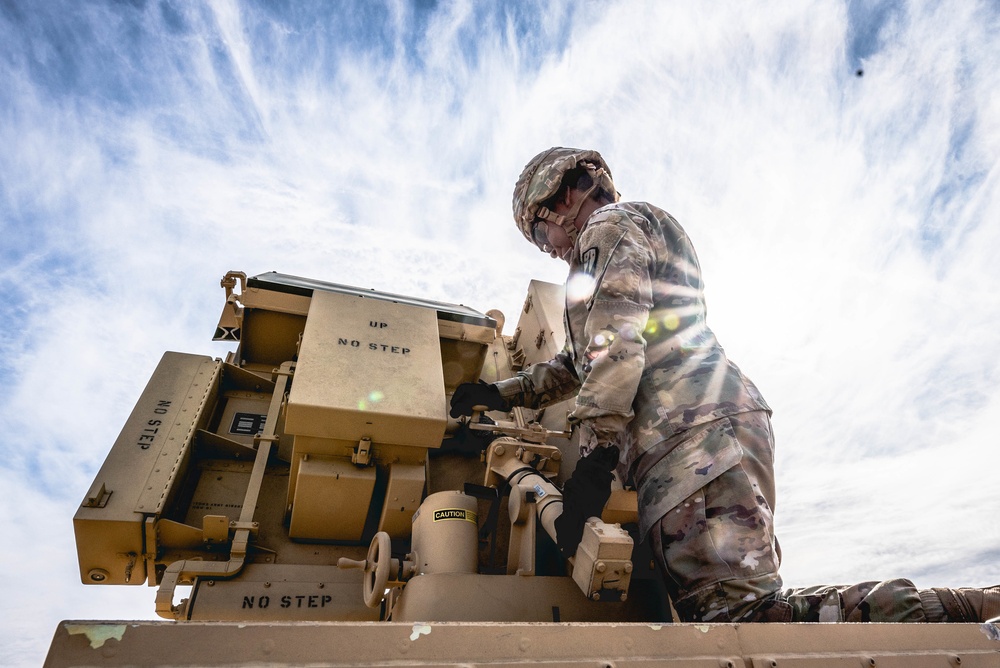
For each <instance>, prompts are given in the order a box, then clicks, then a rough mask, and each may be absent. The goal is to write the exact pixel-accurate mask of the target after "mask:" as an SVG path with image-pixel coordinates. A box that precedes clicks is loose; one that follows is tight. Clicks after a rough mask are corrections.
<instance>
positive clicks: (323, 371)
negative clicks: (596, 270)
mask: <svg viewBox="0 0 1000 668" xmlns="http://www.w3.org/2000/svg"><path fill="white" fill-rule="evenodd" d="M222 286H223V287H224V288H225V291H226V303H225V307H224V309H223V313H222V318H221V320H220V322H219V325H218V328H217V330H216V335H215V338H216V339H217V340H231V341H234V342H238V346H237V348H236V350H235V352H233V353H230V354H229V355H228V357H227V359H225V360H218V359H212V358H209V357H205V356H200V355H191V354H185V353H177V352H168V353H166V354H164V356H163V358H162V360H161V362H160V364H159V366H158V367H157V368H156V370H155V372H154V373H153V377H152V378H151V379H150V381H149V383H148V385H147V386H146V389H145V391H144V392H143V393H142V396H141V397H140V398H139V401H138V403H137V404H136V407H135V409H134V410H133V412H132V414H131V417H130V418H129V420H128V422H127V423H126V425H125V427H124V429H123V430H122V432H121V435H120V436H119V438H118V440H117V441H116V442H115V444H114V446H113V447H112V449H111V452H110V453H109V454H108V457H107V460H106V461H105V463H104V465H103V466H102V467H101V469H100V472H99V473H98V474H97V478H96V479H95V480H94V483H93V485H92V487H91V488H90V490H89V491H88V492H87V493H86V497H85V498H84V500H83V503H82V504H81V507H80V509H79V510H78V512H77V514H76V517H75V518H74V528H75V532H76V542H77V552H78V555H79V564H80V577H81V579H82V581H83V582H84V583H86V584H95V585H107V584H117V585H142V584H148V585H149V586H151V587H157V593H156V612H157V614H159V615H160V616H161V617H163V618H165V619H166V620H169V621H164V622H145V621H142V622H139V621H134V622H129V621H66V622H63V623H61V624H60V625H59V627H58V628H57V630H56V633H55V638H54V640H53V643H52V647H51V649H50V652H49V656H48V659H47V665H51V666H75V665H88V666H89V665H171V666H187V665H206V666H207V665H211V666H223V665H225V666H230V665H232V666H235V665H248V664H252V665H392V666H404V665H435V666H440V665H463V666H471V665H487V664H488V665H507V664H514V663H519V664H521V663H536V662H537V663H546V664H548V665H559V666H563V665H590V666H625V665H635V664H644V665H645V664H649V665H652V664H657V665H660V664H663V665H678V666H680V665H683V666H769V667H770V666H779V665H780V666H785V665H788V666H803V667H805V666H876V665H877V666H959V665H961V666H962V667H963V668H967V667H968V666H991V667H993V668H996V667H998V666H1000V638H998V637H997V636H996V635H995V634H993V635H991V632H990V630H989V628H983V627H980V625H975V624H969V625H876V624H859V625H847V624H843V625H826V624H772V625H763V624H757V625H754V624H744V625H736V624H717V625H689V624H671V623H670V620H671V614H670V608H669V605H668V603H667V599H666V596H665V594H664V591H663V586H662V583H661V582H660V581H659V579H658V578H659V576H658V574H657V573H656V571H655V569H654V568H653V565H652V561H651V558H650V555H649V553H648V548H646V547H645V545H644V544H643V543H641V542H640V541H639V537H638V536H637V535H636V534H635V530H636V528H635V522H636V498H635V492H634V491H631V490H627V489H616V490H615V491H614V492H613V494H612V497H611V500H610V501H609V502H608V504H607V506H606V507H605V509H604V513H603V516H602V517H601V518H591V520H590V521H589V522H588V524H587V530H586V533H585V535H584V539H583V542H582V543H581V545H580V547H579V549H578V551H577V554H576V556H575V557H574V558H573V559H571V560H569V561H568V562H566V561H564V560H563V559H562V558H561V556H560V555H559V552H558V550H557V549H556V547H555V544H554V540H553V537H554V533H555V532H554V529H553V521H554V519H555V518H556V517H557V516H558V515H559V514H560V513H561V511H562V500H561V495H560V491H559V485H560V484H561V481H562V479H563V478H564V477H565V475H566V474H568V473H570V472H572V470H573V466H574V465H575V461H576V454H575V452H576V447H575V445H574V444H573V443H572V442H571V436H570V433H569V432H568V431H567V429H568V427H567V424H566V415H567V413H568V412H569V410H570V408H571V406H570V405H568V404H562V405H558V406H554V407H550V408H548V409H546V410H545V411H539V412H537V413H535V412H533V411H528V410H522V409H515V410H514V411H513V412H511V413H510V414H503V413H487V414H480V413H477V414H476V415H474V416H473V417H472V419H471V420H462V421H456V420H454V419H451V418H449V417H448V410H447V407H448V400H449V397H450V395H451V393H452V392H453V391H454V390H455V388H456V387H457V386H458V385H459V384H460V383H463V382H472V381H476V380H477V379H483V380H485V381H487V382H492V381H495V380H498V379H503V378H508V377H510V376H511V375H512V374H513V373H515V372H516V371H517V370H519V369H521V368H523V367H524V366H526V365H529V364H532V363H534V362H537V361H543V360H548V359H550V358H551V357H553V356H554V355H555V353H556V352H558V351H559V350H560V349H561V347H562V337H563V335H562V324H561V323H562V289H561V288H560V287H559V286H554V285H550V284H546V283H540V282H532V283H531V285H530V286H529V289H528V295H527V299H526V300H525V303H524V308H523V310H522V312H521V315H520V319H519V322H518V326H517V329H516V330H515V333H514V335H513V336H511V337H506V336H502V335H501V331H502V328H503V321H504V317H503V315H502V314H500V313H499V312H496V311H489V312H487V313H485V314H484V313H480V312H478V311H475V310H472V309H470V308H467V307H465V306H458V305H452V304H443V303H438V302H432V301H427V300H424V299H419V298H412V297H404V296H399V295H392V294H386V293H380V292H375V291H372V290H364V289H359V288H353V287H348V286H343V285H334V284H330V283H323V282H319V281H313V280H308V279H302V278H297V277H294V276H288V275H283V274H277V273H270V274H262V275H259V276H255V277H252V278H249V279H247V277H246V275H245V274H242V273H239V272H230V273H229V274H227V275H226V277H225V278H224V279H223V281H222ZM987 626H988V625H987ZM990 628H992V627H990Z"/></svg>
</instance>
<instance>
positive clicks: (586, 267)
mask: <svg viewBox="0 0 1000 668" xmlns="http://www.w3.org/2000/svg"><path fill="white" fill-rule="evenodd" d="M599 255H600V253H599V252H598V250H597V246H594V247H593V248H588V249H587V250H585V251H583V254H582V255H581V256H580V269H581V270H582V271H583V273H585V274H587V275H588V276H593V275H594V273H595V272H596V271H597V258H598V256H599Z"/></svg>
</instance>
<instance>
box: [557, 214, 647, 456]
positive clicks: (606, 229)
mask: <svg viewBox="0 0 1000 668" xmlns="http://www.w3.org/2000/svg"><path fill="white" fill-rule="evenodd" d="M598 215H599V216H601V218H599V219H596V220H592V221H591V222H590V224H588V225H587V227H586V228H584V230H583V232H581V235H580V244H579V248H580V252H581V254H582V255H581V257H583V258H584V259H586V258H587V257H588V253H589V254H591V255H592V256H594V258H595V261H594V262H593V290H592V291H591V293H590V294H591V296H590V297H589V300H588V303H589V312H588V317H587V323H586V327H585V334H586V337H587V342H588V343H587V347H586V350H585V351H584V354H585V355H586V360H587V361H586V364H585V365H584V367H583V371H584V375H583V376H582V377H581V379H580V380H581V387H580V392H579V394H578V395H577V400H576V408H575V409H574V411H573V413H572V414H571V415H570V419H571V420H572V421H576V422H579V423H580V426H581V438H580V445H581V452H583V453H584V454H586V453H588V452H590V451H591V450H592V449H593V448H596V447H603V446H606V445H608V444H609V443H611V442H614V441H616V440H617V438H616V437H617V435H618V434H620V433H621V432H622V431H623V430H624V429H625V426H626V425H627V424H628V421H629V420H630V419H631V418H632V416H633V413H632V401H633V400H634V399H635V393H636V391H637V389H638V387H639V380H640V378H641V377H642V372H643V369H644V367H645V348H646V341H645V339H644V338H643V330H644V329H645V327H646V321H647V319H648V316H649V310H650V308H651V307H652V282H651V274H650V272H651V265H652V262H653V251H652V249H651V248H650V247H649V244H648V242H647V240H646V237H645V235H644V234H643V233H642V232H641V231H640V230H639V229H638V227H637V226H635V225H634V224H633V223H632V222H631V221H630V220H628V218H627V217H626V216H625V214H624V213H622V212H620V211H611V212H605V213H603V214H598Z"/></svg>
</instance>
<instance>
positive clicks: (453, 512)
mask: <svg viewBox="0 0 1000 668" xmlns="http://www.w3.org/2000/svg"><path fill="white" fill-rule="evenodd" d="M476 519H477V518H476V513H474V512H473V511H471V510H466V509H465V508H441V509H440V510H435V511H434V521H435V522H444V521H446V520H465V521H466V522H472V523H473V524H476V523H477V521H476Z"/></svg>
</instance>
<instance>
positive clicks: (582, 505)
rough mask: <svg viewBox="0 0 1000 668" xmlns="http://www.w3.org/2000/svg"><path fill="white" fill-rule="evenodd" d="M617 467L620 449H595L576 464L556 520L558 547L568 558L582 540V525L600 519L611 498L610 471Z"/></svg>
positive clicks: (565, 489) (610, 447)
mask: <svg viewBox="0 0 1000 668" xmlns="http://www.w3.org/2000/svg"><path fill="white" fill-rule="evenodd" d="M616 466H618V448H617V446H614V445H611V446H608V447H605V448H596V449H595V450H594V451H593V452H591V453H590V454H589V455H587V456H586V457H584V458H583V459H581V460H580V461H578V462H577V463H576V469H575V470H574V471H573V475H571V476H570V477H569V480H567V481H566V484H565V485H563V511H562V515H560V516H559V517H557V518H556V521H555V527H556V544H557V545H559V551H560V552H562V554H563V557H564V558H566V559H569V558H570V557H572V556H574V555H575V554H576V548H577V546H579V545H580V540H581V539H582V538H583V525H584V524H586V523H587V519H588V518H590V517H600V516H601V511H602V510H604V504H606V503H607V502H608V499H609V498H610V497H611V479H612V478H613V476H612V475H611V472H612V471H614V470H615V467H616Z"/></svg>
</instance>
